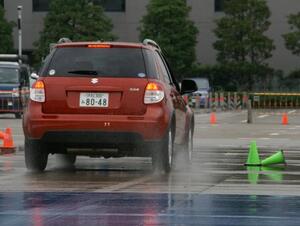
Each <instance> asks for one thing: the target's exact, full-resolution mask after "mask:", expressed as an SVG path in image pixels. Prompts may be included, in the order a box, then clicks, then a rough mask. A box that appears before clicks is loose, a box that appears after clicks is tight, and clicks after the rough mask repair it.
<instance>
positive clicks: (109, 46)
mask: <svg viewBox="0 0 300 226" xmlns="http://www.w3.org/2000/svg"><path fill="white" fill-rule="evenodd" d="M88 48H111V45H107V44H91V45H88Z"/></svg>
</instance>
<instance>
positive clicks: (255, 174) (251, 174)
mask: <svg viewBox="0 0 300 226" xmlns="http://www.w3.org/2000/svg"><path fill="white" fill-rule="evenodd" d="M259 171H260V167H259V166H247V173H248V181H249V183H250V184H257V182H258V179H259Z"/></svg>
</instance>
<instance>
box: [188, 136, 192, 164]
mask: <svg viewBox="0 0 300 226" xmlns="http://www.w3.org/2000/svg"><path fill="white" fill-rule="evenodd" d="M188 152H189V161H192V152H193V136H192V132H191V131H190V132H189V137H188Z"/></svg>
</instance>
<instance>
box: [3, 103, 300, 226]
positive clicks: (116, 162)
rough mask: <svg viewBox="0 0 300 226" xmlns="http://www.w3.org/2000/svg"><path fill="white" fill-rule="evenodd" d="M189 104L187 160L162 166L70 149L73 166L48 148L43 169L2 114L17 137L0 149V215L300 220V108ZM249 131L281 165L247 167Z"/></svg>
mask: <svg viewBox="0 0 300 226" xmlns="http://www.w3.org/2000/svg"><path fill="white" fill-rule="evenodd" d="M285 112H288V113H289V114H288V116H289V124H288V125H282V124H281V116H282V113H283V110H281V111H270V110H260V111H257V112H255V113H254V124H250V125H249V124H247V123H246V122H245V120H246V116H247V112H245V111H236V112H222V113H221V112H217V124H215V125H211V124H210V123H209V119H210V114H208V113H203V112H202V113H199V114H196V130H195V138H194V146H195V147H194V153H193V159H192V163H191V164H190V165H189V166H186V165H184V163H183V161H181V157H180V155H179V156H177V158H176V162H175V166H174V169H173V171H172V172H171V173H170V174H169V175H162V174H160V173H157V172H153V171H152V169H151V161H150V159H148V158H120V159H91V158H87V157H80V158H78V160H77V162H76V165H75V167H74V168H65V167H64V166H61V165H58V164H57V161H56V158H55V156H50V158H49V164H48V167H47V169H46V171H45V172H44V173H42V174H33V173H30V172H28V171H27V170H26V168H25V164H24V152H23V139H24V137H23V133H22V128H21V120H16V119H13V118H10V116H9V115H2V116H1V115H0V130H3V129H4V128H6V127H11V128H12V130H13V134H14V141H15V143H16V145H17V146H18V147H19V148H18V151H17V153H16V154H13V155H6V156H3V155H2V156H0V225H1V226H2V225H3V226H14V225H25V226H27V225H85V224H86V225H299V223H298V222H299V220H300V219H299V213H300V139H299V135H300V120H299V119H300V111H298V110H297V111H296V110H293V109H290V110H286V111H285ZM253 140H255V141H256V142H257V146H258V149H259V153H260V156H261V158H262V159H263V158H265V157H267V156H270V155H271V154H273V153H275V152H276V151H278V150H283V151H284V154H285V158H286V163H287V164H286V165H283V164H282V165H278V166H276V167H245V166H244V163H245V162H246V159H247V155H248V148H249V144H250V142H251V141H253Z"/></svg>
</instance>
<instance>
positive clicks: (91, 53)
mask: <svg viewBox="0 0 300 226" xmlns="http://www.w3.org/2000/svg"><path fill="white" fill-rule="evenodd" d="M42 71H43V74H42V76H72V77H75V76H91V77H95V76H99V77H101V76H108V77H141V78H143V77H145V76H146V70H145V63H144V58H143V53H142V50H141V49H137V48H85V47H75V48H58V49H57V50H56V51H55V53H54V55H53V57H52V59H51V61H50V64H48V66H46V70H42Z"/></svg>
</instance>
